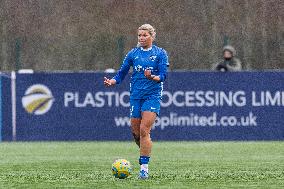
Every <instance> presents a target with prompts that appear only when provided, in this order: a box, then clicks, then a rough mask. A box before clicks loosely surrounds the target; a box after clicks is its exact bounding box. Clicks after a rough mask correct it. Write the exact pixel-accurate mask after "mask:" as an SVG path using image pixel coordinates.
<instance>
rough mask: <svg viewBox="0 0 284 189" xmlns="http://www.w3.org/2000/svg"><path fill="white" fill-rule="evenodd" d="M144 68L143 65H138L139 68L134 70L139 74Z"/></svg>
mask: <svg viewBox="0 0 284 189" xmlns="http://www.w3.org/2000/svg"><path fill="white" fill-rule="evenodd" d="M142 68H143V67H142V66H141V65H138V66H135V67H134V69H135V70H136V71H137V72H140V71H143V69H142Z"/></svg>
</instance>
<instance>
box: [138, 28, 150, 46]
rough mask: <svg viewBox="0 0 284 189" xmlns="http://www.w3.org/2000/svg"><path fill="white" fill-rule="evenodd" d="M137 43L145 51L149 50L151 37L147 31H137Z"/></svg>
mask: <svg viewBox="0 0 284 189" xmlns="http://www.w3.org/2000/svg"><path fill="white" fill-rule="evenodd" d="M138 43H140V45H141V47H143V48H145V49H146V48H149V47H151V46H152V43H153V37H152V36H151V35H150V33H149V32H148V31H147V30H138Z"/></svg>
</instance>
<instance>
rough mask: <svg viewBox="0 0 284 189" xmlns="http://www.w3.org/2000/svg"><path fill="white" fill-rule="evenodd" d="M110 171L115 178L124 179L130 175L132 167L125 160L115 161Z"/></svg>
mask: <svg viewBox="0 0 284 189" xmlns="http://www.w3.org/2000/svg"><path fill="white" fill-rule="evenodd" d="M111 170H112V174H113V176H114V177H115V178H119V179H124V178H127V177H128V176H129V175H130V174H131V171H132V167H131V164H130V162H129V161H127V160H126V159H117V160H115V161H114V162H113V164H112V169H111Z"/></svg>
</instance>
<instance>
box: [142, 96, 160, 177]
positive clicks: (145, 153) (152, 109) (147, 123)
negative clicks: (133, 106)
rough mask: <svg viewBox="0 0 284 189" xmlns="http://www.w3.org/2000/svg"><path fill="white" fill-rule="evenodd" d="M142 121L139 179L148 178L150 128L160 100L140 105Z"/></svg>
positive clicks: (147, 101) (150, 145)
mask: <svg viewBox="0 0 284 189" xmlns="http://www.w3.org/2000/svg"><path fill="white" fill-rule="evenodd" d="M141 110H142V120H141V124H140V158H139V163H140V165H141V169H140V178H142V179H147V178H148V175H149V174H148V173H149V171H148V163H149V161H150V154H151V150H152V140H151V137H150V132H151V128H152V126H153V125H154V123H155V119H156V117H157V115H159V112H160V100H159V99H150V100H146V101H145V102H144V103H143V105H142V108H141Z"/></svg>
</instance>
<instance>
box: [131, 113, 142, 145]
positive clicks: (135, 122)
mask: <svg viewBox="0 0 284 189" xmlns="http://www.w3.org/2000/svg"><path fill="white" fill-rule="evenodd" d="M140 124H141V118H131V132H132V135H133V138H134V141H135V143H136V144H137V146H138V147H139V148H140Z"/></svg>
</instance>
